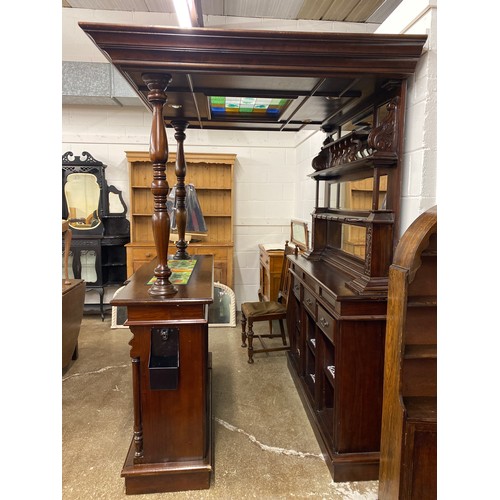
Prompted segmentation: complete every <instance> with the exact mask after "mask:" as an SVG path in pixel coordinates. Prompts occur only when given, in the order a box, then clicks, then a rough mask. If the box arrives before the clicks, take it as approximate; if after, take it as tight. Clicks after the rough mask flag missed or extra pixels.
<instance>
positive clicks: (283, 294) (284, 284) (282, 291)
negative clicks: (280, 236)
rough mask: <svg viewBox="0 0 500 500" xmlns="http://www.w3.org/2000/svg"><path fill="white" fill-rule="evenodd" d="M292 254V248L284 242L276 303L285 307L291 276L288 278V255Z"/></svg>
mask: <svg viewBox="0 0 500 500" xmlns="http://www.w3.org/2000/svg"><path fill="white" fill-rule="evenodd" d="M291 254H293V248H292V247H291V246H290V245H288V241H286V242H285V252H284V256H283V265H282V267H281V276H280V287H279V292H278V302H280V303H281V304H283V305H285V306H286V304H287V302H288V294H289V292H290V284H291V276H290V272H289V271H290V260H289V259H287V256H288V255H291Z"/></svg>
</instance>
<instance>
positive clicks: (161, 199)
mask: <svg viewBox="0 0 500 500" xmlns="http://www.w3.org/2000/svg"><path fill="white" fill-rule="evenodd" d="M142 79H143V80H144V83H146V85H147V87H148V89H149V92H148V101H149V102H150V103H151V105H152V107H153V122H152V125H151V136H150V144H149V156H150V158H151V163H152V164H153V182H152V183H151V193H152V194H153V216H152V219H151V221H152V226H153V239H154V242H155V247H156V255H157V259H158V264H157V266H156V267H155V270H154V275H155V278H156V281H155V282H154V283H153V284H152V285H151V287H150V288H149V293H150V294H151V295H155V296H158V295H159V296H162V295H173V294H175V293H177V288H176V287H175V286H174V285H173V284H172V283H170V279H169V278H170V275H171V274H172V271H171V270H170V268H169V267H168V242H169V238H170V217H169V215H168V211H167V196H168V192H169V186H168V181H167V175H166V164H167V160H168V143H167V132H166V130H165V122H164V118H163V107H164V106H165V104H166V102H167V95H166V94H165V90H166V88H167V86H168V84H169V83H170V81H171V80H172V78H171V76H170V75H165V74H143V75H142Z"/></svg>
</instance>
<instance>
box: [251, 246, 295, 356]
mask: <svg viewBox="0 0 500 500" xmlns="http://www.w3.org/2000/svg"><path fill="white" fill-rule="evenodd" d="M291 253H293V249H292V248H291V247H290V246H288V241H287V242H286V243H285V255H284V258H283V266H282V268H281V278H280V287H279V289H280V291H279V294H278V300H276V301H269V302H262V301H256V302H244V303H243V304H241V314H242V318H241V347H247V343H246V341H247V340H248V362H249V363H253V362H254V361H253V355H254V354H257V353H261V352H271V351H286V350H288V349H290V345H289V344H287V341H286V333H285V326H284V324H283V322H284V321H286V312H287V301H288V293H289V289H290V273H289V272H288V270H289V266H290V261H289V260H288V259H287V255H290V254H291ZM273 320H278V323H279V326H280V333H276V334H273V332H272V322H273ZM259 321H267V322H268V323H269V332H268V333H265V334H258V333H254V331H253V324H254V323H256V322H259ZM247 323H248V331H247ZM254 337H257V338H258V339H259V341H260V343H261V344H262V349H254V347H253V338H254ZM276 337H281V339H282V341H283V346H280V347H266V345H265V343H264V341H263V340H262V339H263V338H269V339H272V338H276Z"/></svg>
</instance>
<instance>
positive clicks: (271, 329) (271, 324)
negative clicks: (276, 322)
mask: <svg viewBox="0 0 500 500" xmlns="http://www.w3.org/2000/svg"><path fill="white" fill-rule="evenodd" d="M272 334H273V321H272V320H270V321H269V335H272Z"/></svg>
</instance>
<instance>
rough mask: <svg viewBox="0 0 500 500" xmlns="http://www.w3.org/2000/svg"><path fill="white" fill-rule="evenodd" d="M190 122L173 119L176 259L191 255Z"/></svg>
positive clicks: (187, 257) (185, 258)
mask: <svg viewBox="0 0 500 500" xmlns="http://www.w3.org/2000/svg"><path fill="white" fill-rule="evenodd" d="M188 125H189V122H187V121H185V120H173V121H172V127H174V129H175V136H174V137H175V139H176V141H177V155H176V161H175V175H176V176H177V184H176V185H175V203H176V207H175V222H176V225H177V233H178V235H179V239H178V241H177V243H176V244H175V246H176V247H177V252H175V255H174V256H173V259H175V260H187V259H190V258H191V256H190V255H189V254H188V253H187V250H186V248H187V246H188V244H187V242H186V217H187V213H186V186H185V184H184V180H185V178H186V170H187V167H186V158H185V156H184V140H185V139H186V134H185V133H184V131H185V130H186V128H187V127H188Z"/></svg>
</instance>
